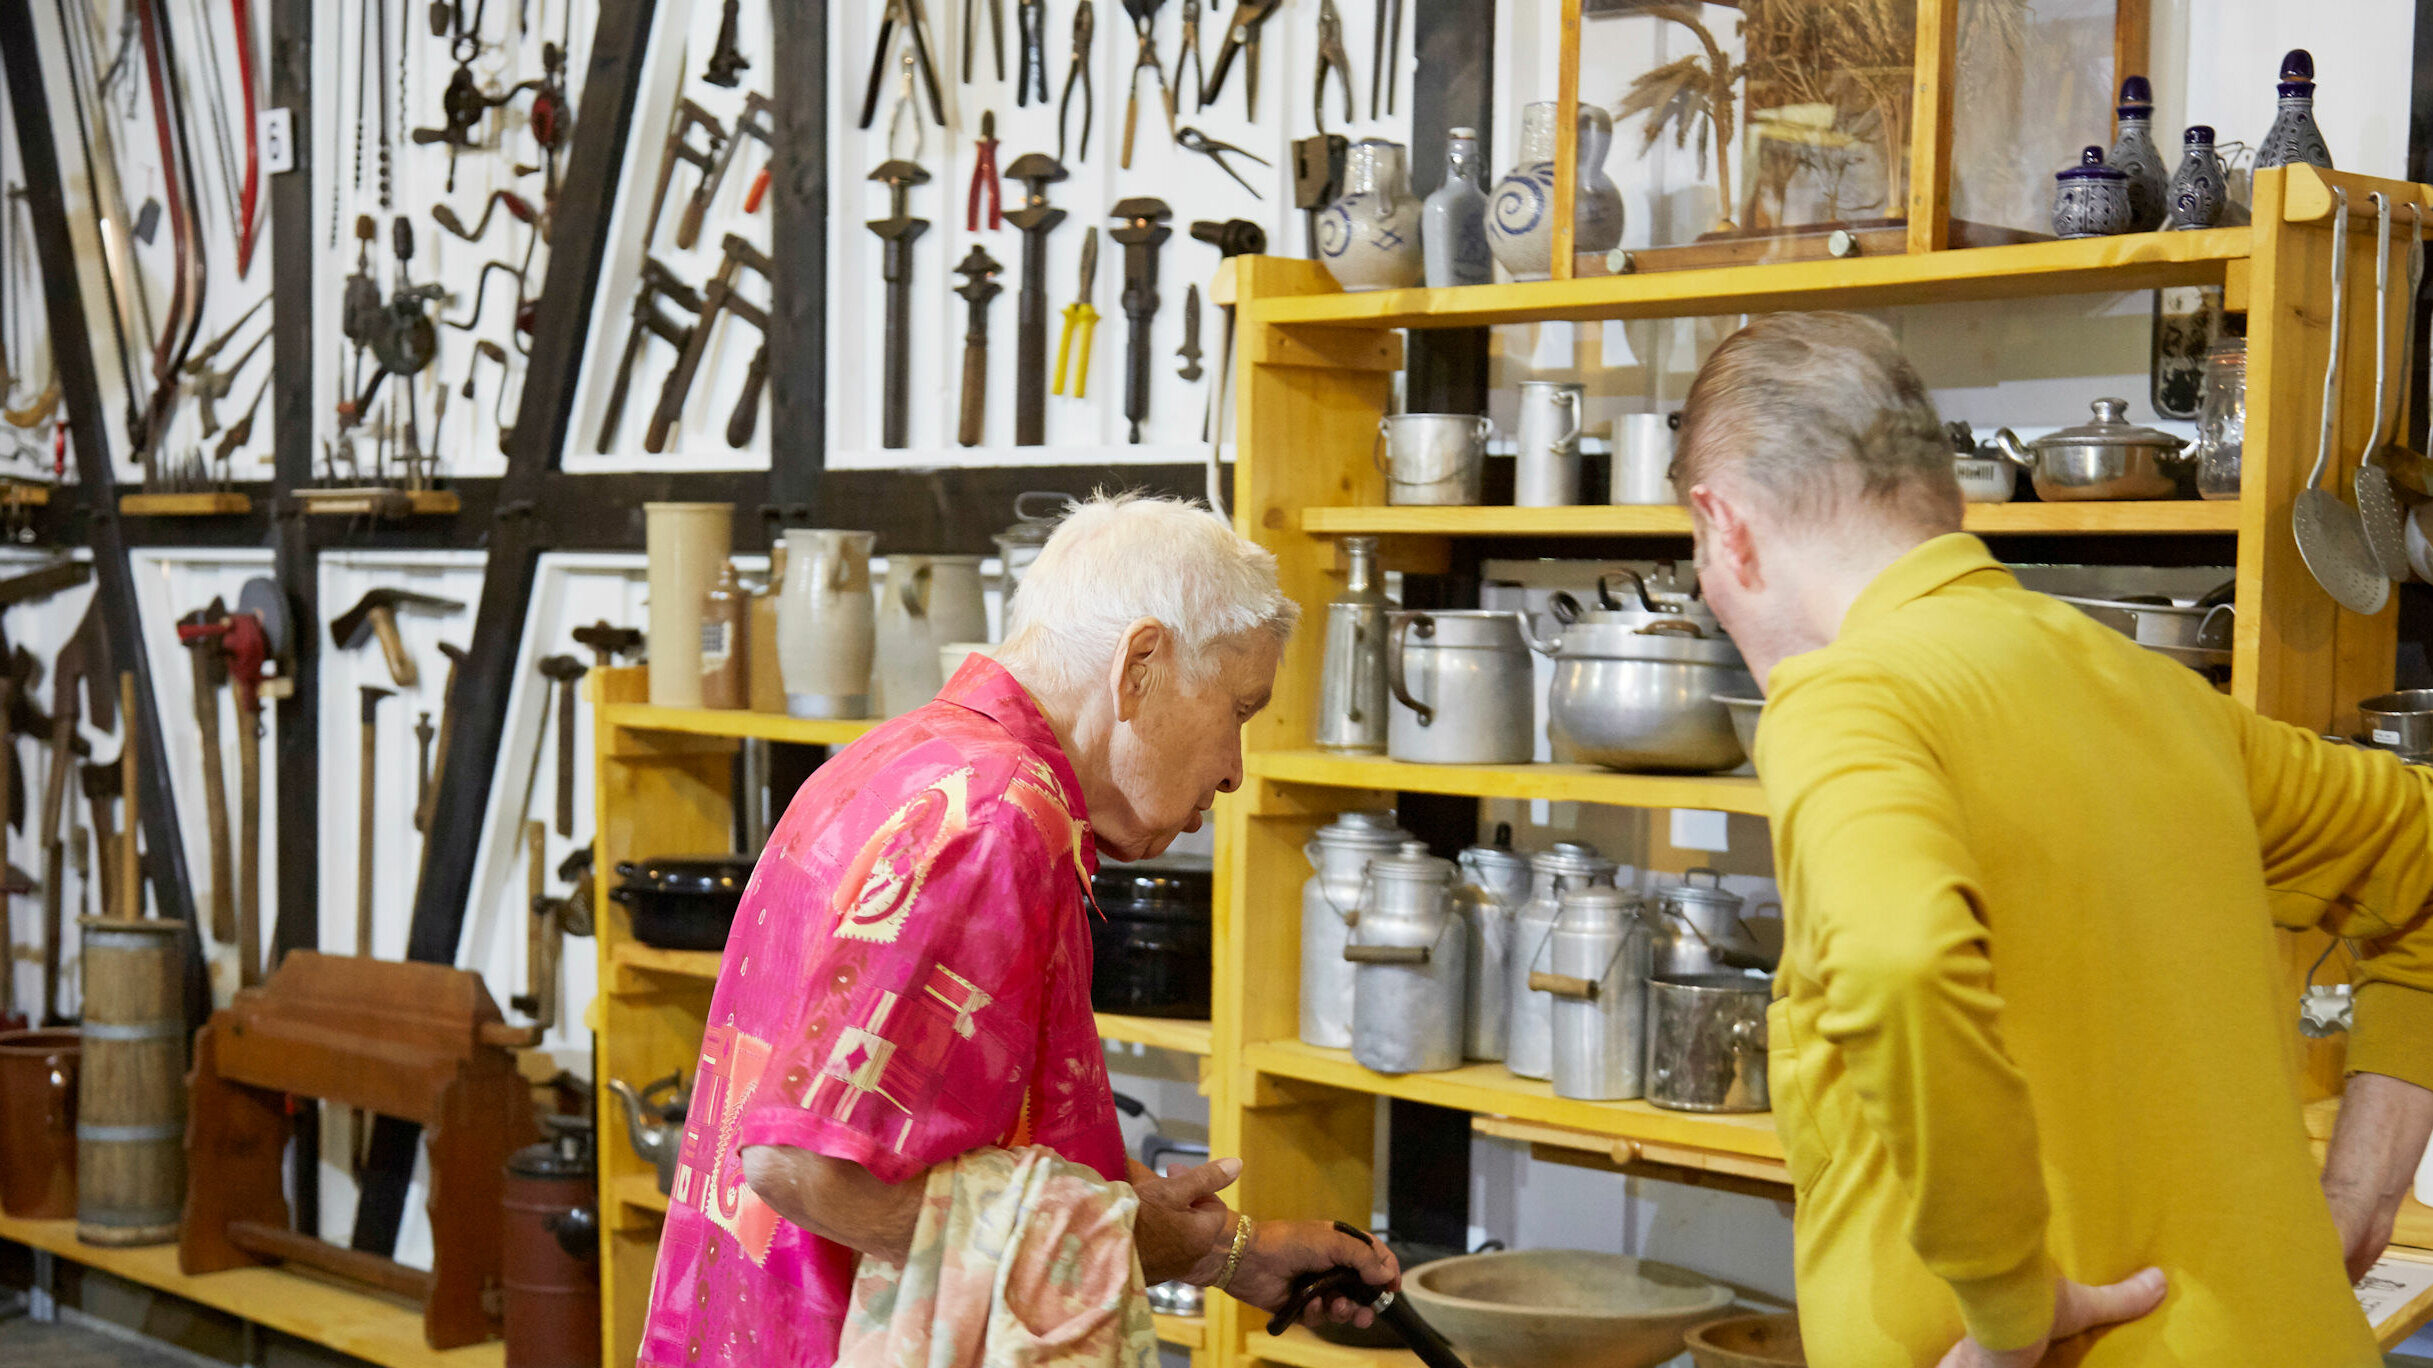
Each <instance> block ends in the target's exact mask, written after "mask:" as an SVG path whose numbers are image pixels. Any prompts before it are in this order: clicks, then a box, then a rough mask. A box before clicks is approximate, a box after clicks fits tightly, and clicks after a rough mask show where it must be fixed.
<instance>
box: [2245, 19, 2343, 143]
mask: <svg viewBox="0 0 2433 1368" xmlns="http://www.w3.org/2000/svg"><path fill="white" fill-rule="evenodd" d="M2280 90H2281V103H2280V107H2279V108H2277V109H2275V110H2274V111H2273V116H2272V127H2271V128H2270V129H2268V130H2266V131H2265V134H2264V141H2262V142H2260V143H2258V144H2256V169H2257V170H2258V171H2261V170H2263V169H2264V168H2265V167H2268V166H2292V165H2297V164H2300V163H2303V164H2305V165H2307V166H2320V167H2322V168H2323V169H2324V170H2326V171H2329V170H2331V169H2332V150H2331V149H2330V148H2329V147H2326V146H2324V143H2323V130H2321V129H2319V128H2317V127H2315V58H2314V54H2313V53H2310V52H2308V51H2307V50H2306V49H2305V48H2291V49H2290V50H2289V51H2288V52H2287V53H2285V54H2283V56H2282V58H2281V86H2280Z"/></svg>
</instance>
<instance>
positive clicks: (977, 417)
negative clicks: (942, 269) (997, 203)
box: [955, 243, 1005, 447]
mask: <svg viewBox="0 0 2433 1368" xmlns="http://www.w3.org/2000/svg"><path fill="white" fill-rule="evenodd" d="M1002 269H1004V268H1003V267H1000V266H999V265H998V264H997V262H996V259H995V258H994V257H991V256H990V255H989V254H988V250H987V249H986V248H984V247H981V246H979V245H978V244H976V243H975V244H973V246H972V249H971V252H970V254H969V255H967V256H965V257H964V258H963V264H962V265H960V266H957V267H956V268H955V274H956V275H959V276H962V277H963V283H962V284H960V285H958V286H956V287H955V293H956V294H959V295H961V296H963V302H964V303H965V304H966V305H967V306H969V314H968V318H967V321H966V323H965V325H964V330H963V412H962V419H961V422H960V424H959V425H958V426H957V428H956V430H955V440H956V441H957V442H960V443H961V444H963V445H964V446H967V447H969V446H978V445H980V442H981V439H982V437H983V436H984V435H985V434H986V432H987V429H988V306H989V301H990V300H993V299H995V298H996V297H997V296H998V295H1000V294H1003V293H1004V292H1005V287H1004V286H1002V285H1000V284H998V283H997V273H998V272H999V271H1000V270H1002Z"/></svg>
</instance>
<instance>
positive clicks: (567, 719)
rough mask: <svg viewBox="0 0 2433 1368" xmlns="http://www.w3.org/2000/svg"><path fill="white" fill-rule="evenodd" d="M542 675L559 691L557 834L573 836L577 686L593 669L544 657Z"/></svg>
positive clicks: (570, 658) (566, 659)
mask: <svg viewBox="0 0 2433 1368" xmlns="http://www.w3.org/2000/svg"><path fill="white" fill-rule="evenodd" d="M540 667H541V673H542V674H544V675H546V676H548V678H549V682H550V683H552V684H554V685H556V686H557V691H558V813H557V816H558V834H559V835H560V836H572V835H574V686H575V683H576V681H578V680H580V679H582V677H583V676H584V675H585V674H586V673H588V672H589V671H590V669H591V667H590V666H588V665H585V664H584V663H583V662H582V661H580V660H577V659H575V658H574V657H573V656H570V655H553V656H543V657H541V661H540Z"/></svg>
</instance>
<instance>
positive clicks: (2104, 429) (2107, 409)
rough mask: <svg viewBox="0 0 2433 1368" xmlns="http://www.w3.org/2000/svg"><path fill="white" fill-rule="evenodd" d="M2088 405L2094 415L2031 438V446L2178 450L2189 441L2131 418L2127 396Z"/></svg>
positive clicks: (2101, 400) (2028, 446) (2029, 448)
mask: <svg viewBox="0 0 2433 1368" xmlns="http://www.w3.org/2000/svg"><path fill="white" fill-rule="evenodd" d="M2087 407H2088V408H2089V409H2091V410H2093V411H2094V414H2095V417H2094V418H2093V419H2091V420H2090V421H2088V422H2084V423H2080V424H2079V425H2078V426H2076V427H2066V428H2063V429H2061V430H2060V431H2059V432H2048V433H2046V434H2045V435H2043V436H2042V437H2039V438H2037V439H2036V440H2034V441H2032V442H2029V443H2028V444H2027V448H2028V450H2030V451H2043V450H2046V449H2048V448H2051V447H2065V446H2072V447H2075V446H2120V447H2156V446H2159V447H2163V448H2166V449H2168V450H2171V451H2177V450H2179V449H2180V448H2181V447H2184V446H2186V445H2188V444H2187V443H2186V442H2183V441H2181V440H2180V439H2179V438H2177V437H2174V436H2172V435H2171V434H2170V433H2168V432H2164V431H2161V430H2159V429H2156V428H2150V427H2139V426H2138V425H2137V424H2135V423H2132V422H2130V421H2129V420H2128V417H2127V414H2128V412H2129V401H2128V400H2126V399H2098V400H2096V401H2095V402H2094V403H2092V404H2089V405H2088V406H2087Z"/></svg>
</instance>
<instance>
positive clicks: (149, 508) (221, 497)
mask: <svg viewBox="0 0 2433 1368" xmlns="http://www.w3.org/2000/svg"><path fill="white" fill-rule="evenodd" d="M118 511H119V513H120V514H121V515H123V516H125V517H129V518H209V517H223V516H227V515H230V514H237V513H251V512H252V511H253V499H252V498H251V497H250V496H248V495H244V494H239V493H237V492H235V491H233V490H219V491H213V492H205V493H199V494H121V495H119V496H118Z"/></svg>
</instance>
